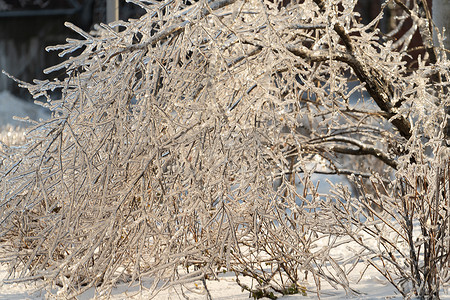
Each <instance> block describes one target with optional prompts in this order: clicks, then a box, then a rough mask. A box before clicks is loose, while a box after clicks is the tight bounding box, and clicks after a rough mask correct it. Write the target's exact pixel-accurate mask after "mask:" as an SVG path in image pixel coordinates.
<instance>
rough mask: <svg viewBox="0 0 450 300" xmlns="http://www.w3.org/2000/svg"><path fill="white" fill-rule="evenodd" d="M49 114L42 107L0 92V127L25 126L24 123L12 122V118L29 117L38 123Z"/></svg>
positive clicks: (5, 92)
mask: <svg viewBox="0 0 450 300" xmlns="http://www.w3.org/2000/svg"><path fill="white" fill-rule="evenodd" d="M49 115H50V114H49V112H48V111H47V110H45V109H44V108H43V107H41V106H39V105H37V104H33V103H30V102H26V101H24V100H22V99H19V98H17V97H16V96H14V95H12V94H11V93H9V92H8V91H2V92H0V127H4V126H6V125H11V126H13V127H15V126H25V125H26V123H24V122H20V121H17V120H14V119H13V117H14V116H16V117H20V118H25V117H30V119H32V120H36V121H38V120H39V119H45V118H47V117H48V116H49Z"/></svg>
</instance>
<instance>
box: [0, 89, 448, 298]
mask: <svg viewBox="0 0 450 300" xmlns="http://www.w3.org/2000/svg"><path fill="white" fill-rule="evenodd" d="M14 115H15V116H20V117H25V116H30V118H32V119H35V120H38V119H39V118H45V117H47V116H48V113H46V112H45V111H43V110H42V109H41V108H40V107H39V106H36V105H34V104H31V103H27V102H25V101H22V100H20V99H18V98H16V97H14V96H12V95H11V94H9V93H8V92H1V93H0V142H3V143H5V144H11V143H14V141H17V140H20V139H23V131H21V130H19V129H17V128H16V127H15V126H19V125H21V123H19V122H17V121H14V120H13V119H12V117H13V116H14ZM1 144H2V143H0V147H1ZM0 150H1V149H0ZM350 255H352V254H351V251H350V250H348V249H347V248H346V247H342V248H340V249H336V260H338V261H339V260H340V261H341V262H342V261H344V260H345V259H346V258H347V257H349V256H350ZM341 267H342V268H344V269H345V266H341ZM363 269H364V266H363V265H361V266H359V269H358V267H357V268H356V269H354V270H353V271H352V272H351V274H350V276H349V277H350V280H352V283H351V284H350V286H351V287H352V288H353V289H355V290H357V291H359V292H360V294H353V295H347V294H346V292H345V291H344V290H342V289H338V290H336V289H334V288H333V287H331V286H330V285H328V284H326V283H325V282H322V289H321V294H320V296H321V298H324V299H401V296H399V294H398V292H396V290H395V289H394V288H393V287H392V286H391V285H390V284H389V283H388V282H387V281H386V280H385V279H384V278H383V277H382V276H381V275H380V274H379V273H377V272H376V271H375V270H374V269H373V268H368V269H367V270H366V272H365V273H364V275H363V276H362V278H360V277H361V276H360V275H361V271H362V270H363ZM6 276H7V268H6V266H5V265H1V264H0V279H5V278H6ZM219 279H220V280H219V281H211V280H208V281H207V287H208V290H209V292H210V294H211V296H212V299H214V300H232V299H233V300H234V299H236V300H239V299H242V300H244V299H249V293H248V292H246V291H242V290H241V288H240V287H239V286H238V285H237V284H236V282H235V277H234V275H233V274H232V273H225V274H222V275H221V276H220V278H219ZM2 282H3V281H2ZM246 284H248V285H251V281H248V282H246ZM38 285H39V282H37V283H28V284H25V283H15V284H5V283H0V300H3V299H5V300H6V299H9V300H15V299H46V293H45V291H42V292H40V291H38V290H37V287H38ZM144 286H145V282H144ZM305 287H306V289H307V292H306V296H305V295H300V294H297V295H290V296H283V297H280V298H279V299H282V300H297V299H317V298H318V296H317V294H316V292H315V285H314V284H313V282H312V281H310V282H305ZM182 293H183V294H184V295H185V296H187V297H188V298H189V299H207V297H206V292H205V288H204V286H203V284H202V283H200V282H199V283H193V284H191V285H190V287H189V289H183V291H181V290H180V288H177V289H169V290H165V291H163V292H161V293H160V294H158V295H157V297H156V298H155V299H184V298H183V295H182ZM93 295H94V290H93V289H92V290H89V291H88V292H86V293H84V294H83V295H81V296H80V297H79V299H80V300H87V299H92V298H93ZM47 298H48V297H47ZM148 298H149V297H148V293H146V292H145V290H144V291H141V292H139V289H138V288H137V287H136V286H128V284H122V285H120V286H118V287H117V288H115V289H114V290H113V291H112V294H111V299H114V300H118V299H137V300H139V299H148ZM441 298H442V299H450V296H449V295H448V292H447V291H446V290H443V291H442V295H441Z"/></svg>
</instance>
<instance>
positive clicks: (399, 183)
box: [0, 0, 449, 297]
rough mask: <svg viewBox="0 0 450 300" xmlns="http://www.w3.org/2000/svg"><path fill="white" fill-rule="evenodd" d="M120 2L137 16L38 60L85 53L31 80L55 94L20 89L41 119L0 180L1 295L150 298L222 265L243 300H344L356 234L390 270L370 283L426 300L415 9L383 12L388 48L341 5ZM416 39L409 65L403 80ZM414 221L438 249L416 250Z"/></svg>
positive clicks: (427, 165) (349, 6)
mask: <svg viewBox="0 0 450 300" xmlns="http://www.w3.org/2000/svg"><path fill="white" fill-rule="evenodd" d="M130 2H133V3H136V4H137V5H140V6H142V7H143V8H144V9H145V10H146V11H147V13H146V14H145V15H144V16H142V17H141V18H140V19H137V20H129V21H128V22H125V21H118V22H113V23H110V24H109V25H106V24H101V25H100V26H97V28H96V30H95V31H93V32H91V33H86V32H84V31H82V30H81V29H79V28H77V27H75V26H74V25H72V24H66V25H67V26H69V27H70V28H72V29H73V30H75V31H76V32H78V33H79V34H80V36H81V37H82V39H80V40H68V41H67V44H65V45H59V46H55V47H49V50H59V51H61V55H67V54H70V53H72V52H73V51H75V50H78V49H80V48H82V49H83V51H82V53H81V54H80V55H77V56H74V57H70V58H68V59H67V60H66V61H65V62H64V63H62V64H60V65H58V66H55V67H52V68H50V69H48V70H46V72H52V71H56V70H60V69H65V72H66V74H67V76H66V78H65V79H64V80H63V81H58V80H54V81H42V82H41V81H39V82H35V83H34V84H26V83H21V84H22V85H23V86H24V87H26V88H28V89H29V91H30V92H31V93H32V94H33V96H35V97H38V96H45V97H47V99H48V104H47V106H48V107H49V108H50V109H51V110H52V111H53V117H52V118H51V119H50V120H48V121H45V122H41V123H35V124H34V126H33V127H32V128H31V129H29V131H28V132H29V133H28V136H29V138H28V142H27V143H26V144H25V145H24V146H23V147H22V148H21V149H18V150H17V153H16V155H15V156H14V157H13V158H10V157H5V159H4V163H3V166H1V169H0V172H1V173H0V175H1V177H0V186H1V188H0V200H1V205H0V207H1V217H0V236H1V237H2V240H1V241H2V243H1V249H2V250H3V251H2V257H3V259H4V260H7V261H9V262H10V263H11V279H10V280H9V282H15V281H17V280H32V279H37V278H42V279H44V281H45V282H46V283H48V284H49V285H52V284H57V285H59V286H60V287H61V292H65V295H66V296H67V297H73V296H76V295H78V294H79V293H82V292H83V291H85V290H87V289H89V288H91V287H93V286H95V287H96V288H97V289H98V292H99V293H101V294H102V293H108V291H110V289H111V287H112V286H114V284H116V283H117V282H119V281H136V280H137V281H139V282H140V280H141V278H143V277H145V276H148V277H151V278H153V279H154V281H153V282H154V284H153V286H152V287H151V289H152V291H153V292H154V293H157V292H158V291H159V290H161V289H162V288H167V287H169V286H172V285H174V284H183V283H186V282H191V281H194V280H204V279H205V278H206V277H208V278H215V277H216V276H217V272H218V270H219V269H221V268H225V269H227V270H230V271H234V272H235V274H236V276H237V279H238V280H237V281H238V282H240V280H239V278H240V277H242V276H250V277H252V278H255V279H257V282H258V286H257V287H256V288H251V287H248V286H246V285H244V284H242V283H241V286H242V287H243V288H246V289H248V290H249V291H250V292H252V293H253V294H254V295H257V293H260V294H261V295H264V296H272V295H273V294H274V293H291V292H299V291H303V290H304V286H303V284H302V282H303V280H304V279H305V277H306V276H307V274H310V276H312V277H313V278H314V279H315V281H316V283H317V289H318V290H319V289H320V280H323V279H325V280H327V281H328V282H330V283H331V284H332V285H335V286H342V287H343V288H345V289H347V290H349V291H352V290H351V287H350V286H349V282H348V279H347V275H348V272H350V271H351V270H350V271H349V270H347V269H345V268H344V267H343V266H341V265H340V264H339V263H338V262H337V261H336V260H335V259H334V258H333V256H332V255H331V254H330V251H331V250H332V249H333V248H334V247H336V246H337V245H340V244H342V243H343V242H342V239H341V237H347V238H350V241H351V245H356V244H358V243H359V241H360V240H359V238H358V236H359V234H360V233H361V232H365V234H369V235H372V236H373V237H376V238H378V237H379V238H380V239H379V240H380V243H381V245H382V246H380V247H378V248H373V249H370V251H368V252H367V253H364V255H366V256H365V257H364V259H365V261H366V262H369V263H372V265H373V266H378V265H377V263H378V261H377V260H375V258H379V259H380V258H381V262H385V261H386V260H388V261H389V263H390V265H389V266H387V267H385V269H383V268H380V272H381V273H382V274H383V275H385V276H386V277H387V278H388V279H389V280H390V281H391V282H392V283H393V284H394V286H396V287H397V288H398V289H399V291H401V293H402V294H404V295H410V294H416V295H418V296H420V297H426V296H429V297H431V296H437V295H438V292H439V287H440V285H441V284H442V283H443V282H447V280H448V279H447V277H445V276H443V275H442V274H443V273H439V272H440V271H439V269H438V268H439V267H440V266H443V265H445V264H447V263H448V261H447V259H446V256H445V255H447V254H448V248H445V247H441V248H436V247H435V245H437V244H439V243H442V242H444V241H447V242H448V233H449V231H448V230H447V227H448V226H447V225H446V224H448V223H446V222H447V221H446V220H447V215H446V214H443V212H445V209H447V208H446V206H445V205H447V204H445V203H448V201H447V200H448V192H447V190H444V191H442V189H445V187H448V178H449V177H448V173H445V172H446V171H444V169H441V167H440V166H441V165H442V164H446V163H447V162H448V160H446V155H447V154H445V153H447V152H445V151H444V150H445V149H446V146H445V145H442V142H443V140H444V135H443V132H444V130H443V128H444V127H445V126H446V121H445V120H446V114H445V107H446V106H448V105H449V103H448V102H449V96H448V92H447V89H448V80H449V64H448V61H447V59H446V55H445V53H444V52H442V47H435V44H434V42H433V38H432V32H433V27H432V23H431V22H430V14H429V10H428V9H427V7H426V6H424V3H425V2H424V1H419V0H417V1H408V2H405V3H403V2H401V1H400V0H398V1H394V3H395V5H396V6H397V7H399V11H400V13H399V16H398V20H399V23H398V24H397V27H399V26H401V25H402V24H403V23H402V22H403V20H406V19H410V20H412V23H413V26H412V28H413V30H411V31H408V32H407V33H406V34H405V35H404V36H403V37H402V38H401V39H398V40H395V39H394V36H395V30H396V29H394V32H391V33H389V34H387V35H384V34H382V33H381V32H380V30H379V29H378V28H377V24H378V23H379V22H380V20H381V19H382V18H383V14H382V13H381V14H379V15H378V16H377V17H376V18H375V19H374V20H373V21H372V22H370V23H369V24H367V25H363V24H361V23H359V17H358V15H357V14H356V13H355V12H354V6H355V1H349V0H341V1H323V0H313V1H312V0H305V1H292V2H290V3H288V4H286V3H285V2H281V1H238V0H217V1H210V2H206V1H199V2H196V3H194V4H192V5H187V4H186V3H184V2H182V1H165V2H161V3H156V2H152V1H141V2H138V1H131V0H130ZM388 2H389V1H388ZM389 3H390V2H389ZM386 5H387V4H386ZM416 30H419V32H420V34H421V36H422V40H423V48H424V49H425V50H426V51H425V54H424V56H422V57H420V58H419V59H418V64H417V65H418V67H417V68H415V69H409V68H407V66H406V63H405V61H404V59H405V58H406V57H408V45H409V42H410V40H411V36H412V35H413V34H414V32H415V31H416ZM54 90H59V91H61V94H62V97H60V98H59V99H52V98H51V96H50V94H51V92H52V91H54ZM442 149H444V150H442ZM443 153H444V154H443ZM417 169H420V170H422V171H421V172H422V173H412V174H411V172H412V171H414V170H417ZM424 170H429V171H424ZM414 172H416V171H414ZM317 174H319V175H322V176H324V177H327V176H332V175H334V176H335V175H340V176H350V178H357V179H358V180H357V182H359V183H360V184H361V185H360V187H358V188H357V189H358V192H359V197H355V196H351V194H349V192H348V190H346V187H336V188H335V191H334V192H330V193H329V194H328V195H323V194H321V193H320V192H319V189H318V187H319V183H318V182H316V181H314V180H313V178H314V176H315V175H317ZM411 176H413V177H411ZM393 177H395V178H397V179H396V180H394V181H393V183H392V184H391V185H389V184H388V182H389V181H392V178H393ZM370 182H375V183H374V184H373V185H371V183H370ZM380 186H383V189H382V190H380ZM414 191H415V192H420V193H424V195H423V197H419V196H418V195H416V194H414ZM413 194H414V195H415V196H414V197H413V196H411V195H413ZM369 195H372V196H369ZM371 197H372V198H371ZM371 199H374V200H371ZM380 199H381V200H380ZM393 199H400V200H401V201H400V202H399V203H405V204H404V205H403V206H400V205H399V204H398V203H397V202H393V201H392V200H393ZM420 199H421V200H420ZM419 200H420V201H425V202H424V203H425V204H424V205H422V206H420V205H419V204H417V201H419ZM402 201H403V202H402ZM446 201H447V202H446ZM385 202H386V203H387V204H386V205H385V204H384V203H385ZM408 205H409V206H408ZM411 205H413V207H414V209H415V210H414V209H412V208H411ZM414 205H415V206H414ZM380 211H381V212H382V213H379V212H380ZM361 214H362V215H363V218H362V217H361ZM426 216H429V218H428V217H426ZM440 216H441V217H442V218H443V220H444V221H438V220H440V219H439V218H440ZM428 220H431V221H430V222H431V223H430V222H428ZM417 222H418V224H419V228H421V230H422V231H423V232H425V231H426V233H427V234H428V233H430V232H431V233H430V234H433V235H434V236H435V237H436V239H435V240H433V241H431V240H427V242H426V243H432V244H426V245H427V246H426V249H427V250H426V251H425V252H420V251H421V249H424V248H421V247H422V246H420V245H419V246H416V244H417V242H416V240H414V238H415V236H412V235H411V234H413V233H414V232H415V231H414V230H415V228H416V227H414V226H415V224H417ZM438 222H440V223H438ZM380 224H384V225H380ZM411 224H412V225H411ZM397 225H400V226H403V227H402V230H403V231H401V230H399V229H397V227H396V226H397ZM437 225H445V226H447V227H445V226H444V227H442V228H445V229H442V228H440V229H435V227H436V226H437ZM379 226H384V227H383V229H380V228H379ZM430 226H431V227H430ZM374 228H375V229H374ZM385 229H386V230H388V231H387V233H386V234H387V235H388V237H385V235H384V231H383V230H385ZM374 230H375V231H374ZM430 230H431V231H430ZM380 232H381V233H382V234H381V233H380ZM396 234H397V236H396ZM422 235H423V236H426V235H425V234H422ZM427 236H432V235H427ZM399 238H404V241H405V242H406V247H407V248H408V247H409V248H408V249H410V251H409V252H405V251H404V250H402V249H403V248H401V247H404V243H403V244H402V243H400V244H398V245H397V241H399ZM323 239H327V240H328V242H327V243H326V244H325V245H324V246H323V244H320V243H319V242H320V241H321V240H323ZM349 243H350V242H349ZM319 244H320V245H322V246H321V247H320V248H317V246H318V245H319ZM359 244H360V245H364V244H361V243H359ZM391 244H392V245H391ZM389 247H391V248H393V249H394V250H395V251H397V252H395V251H390V252H389V251H388V250H386V249H391V248H389ZM414 247H416V248H414ZM417 247H419V248H417ZM424 247H425V246H424ZM433 247H434V248H433ZM355 249H356V248H355ZM446 249H447V250H446ZM414 251H415V252H414ZM423 253H426V255H428V256H427V257H425V258H424V259H425V262H427V263H428V265H426V264H425V265H423V264H422V265H420V259H422V256H421V255H422V254H423ZM391 254H392V256H391ZM395 255H397V257H398V255H400V256H401V258H402V259H406V262H407V267H408V268H411V272H409V269H408V271H405V270H404V268H403V267H402V265H401V264H400V263H398V262H396V259H397V258H396V257H395ZM361 257H362V254H355V262H358V261H359V259H360V258H361ZM392 257H394V258H392ZM435 259H439V260H440V263H439V264H436V263H435ZM413 264H416V265H414V266H415V267H414V266H413ZM430 264H433V270H431V269H430V268H429V266H430ZM419 265H420V266H419ZM427 268H428V269H427ZM430 270H431V271H430ZM438 271H439V272H438ZM430 272H431V273H430ZM437 272H438V273H437ZM428 274H433V275H432V276H434V277H432V278H433V279H430V278H431V277H430V276H431V275H428ZM402 280H403V281H405V280H406V281H408V280H409V281H411V280H412V282H413V286H412V288H409V289H408V285H401V284H399V281H402ZM403 281H402V282H403ZM423 282H427V284H429V287H426V286H425V285H423V284H422V283H423Z"/></svg>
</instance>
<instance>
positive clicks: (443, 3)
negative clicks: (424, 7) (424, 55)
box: [432, 0, 450, 49]
mask: <svg viewBox="0 0 450 300" xmlns="http://www.w3.org/2000/svg"><path fill="white" fill-rule="evenodd" d="M432 11H433V12H432V13H433V21H434V23H435V24H436V26H437V27H438V28H439V31H440V32H442V28H445V36H446V37H447V38H446V39H445V40H444V46H445V49H450V38H449V30H450V18H449V16H450V0H434V1H433V9H432Z"/></svg>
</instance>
